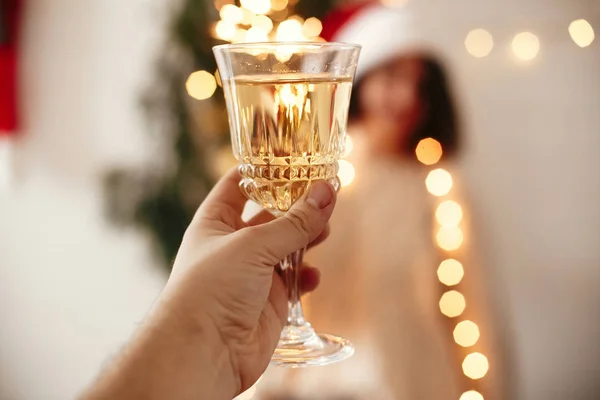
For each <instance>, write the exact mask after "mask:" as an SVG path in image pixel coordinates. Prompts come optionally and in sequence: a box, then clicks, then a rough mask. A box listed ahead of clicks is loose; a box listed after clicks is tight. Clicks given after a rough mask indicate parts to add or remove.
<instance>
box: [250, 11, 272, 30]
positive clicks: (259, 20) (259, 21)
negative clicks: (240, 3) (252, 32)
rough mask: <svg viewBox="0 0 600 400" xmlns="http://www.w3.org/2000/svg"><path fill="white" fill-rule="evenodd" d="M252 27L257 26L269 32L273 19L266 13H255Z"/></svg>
mask: <svg viewBox="0 0 600 400" xmlns="http://www.w3.org/2000/svg"><path fill="white" fill-rule="evenodd" d="M252 27H253V28H259V29H261V30H263V31H264V32H265V33H269V32H271V31H272V30H273V21H271V18H269V17H267V16H266V15H255V16H254V17H253V18H252Z"/></svg>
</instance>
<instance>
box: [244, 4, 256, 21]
mask: <svg viewBox="0 0 600 400" xmlns="http://www.w3.org/2000/svg"><path fill="white" fill-rule="evenodd" d="M240 10H241V11H242V20H241V21H240V23H241V24H243V25H252V20H254V17H256V14H254V13H253V12H252V11H250V10H248V9H247V8H245V7H241V8H240Z"/></svg>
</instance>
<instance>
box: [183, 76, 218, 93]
mask: <svg viewBox="0 0 600 400" xmlns="http://www.w3.org/2000/svg"><path fill="white" fill-rule="evenodd" d="M185 88H186V90H187V92H188V94H189V95H190V96H191V97H193V98H195V99H196V100H204V99H208V98H209V97H210V96H212V95H213V93H214V92H215V90H217V81H216V80H215V77H214V76H213V74H211V73H210V72H208V71H196V72H193V73H192V74H190V76H189V77H188V79H187V81H186V82H185Z"/></svg>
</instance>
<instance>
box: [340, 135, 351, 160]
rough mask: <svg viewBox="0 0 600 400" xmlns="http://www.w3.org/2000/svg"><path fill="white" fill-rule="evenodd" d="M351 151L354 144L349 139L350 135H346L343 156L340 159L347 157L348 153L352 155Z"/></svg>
mask: <svg viewBox="0 0 600 400" xmlns="http://www.w3.org/2000/svg"><path fill="white" fill-rule="evenodd" d="M353 149H354V142H353V141H352V138H351V137H350V135H348V134H346V141H345V143H344V154H343V155H342V157H348V156H349V155H350V153H352V150H353Z"/></svg>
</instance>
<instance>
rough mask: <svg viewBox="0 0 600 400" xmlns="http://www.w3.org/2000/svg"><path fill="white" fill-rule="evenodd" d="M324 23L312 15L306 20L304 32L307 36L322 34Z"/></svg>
mask: <svg viewBox="0 0 600 400" xmlns="http://www.w3.org/2000/svg"><path fill="white" fill-rule="evenodd" d="M322 30H323V24H322V23H321V21H319V20H318V19H317V18H314V17H311V18H308V19H307V20H306V21H304V25H302V34H303V35H304V36H305V37H307V38H314V37H317V36H319V35H320V34H321V31H322Z"/></svg>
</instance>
